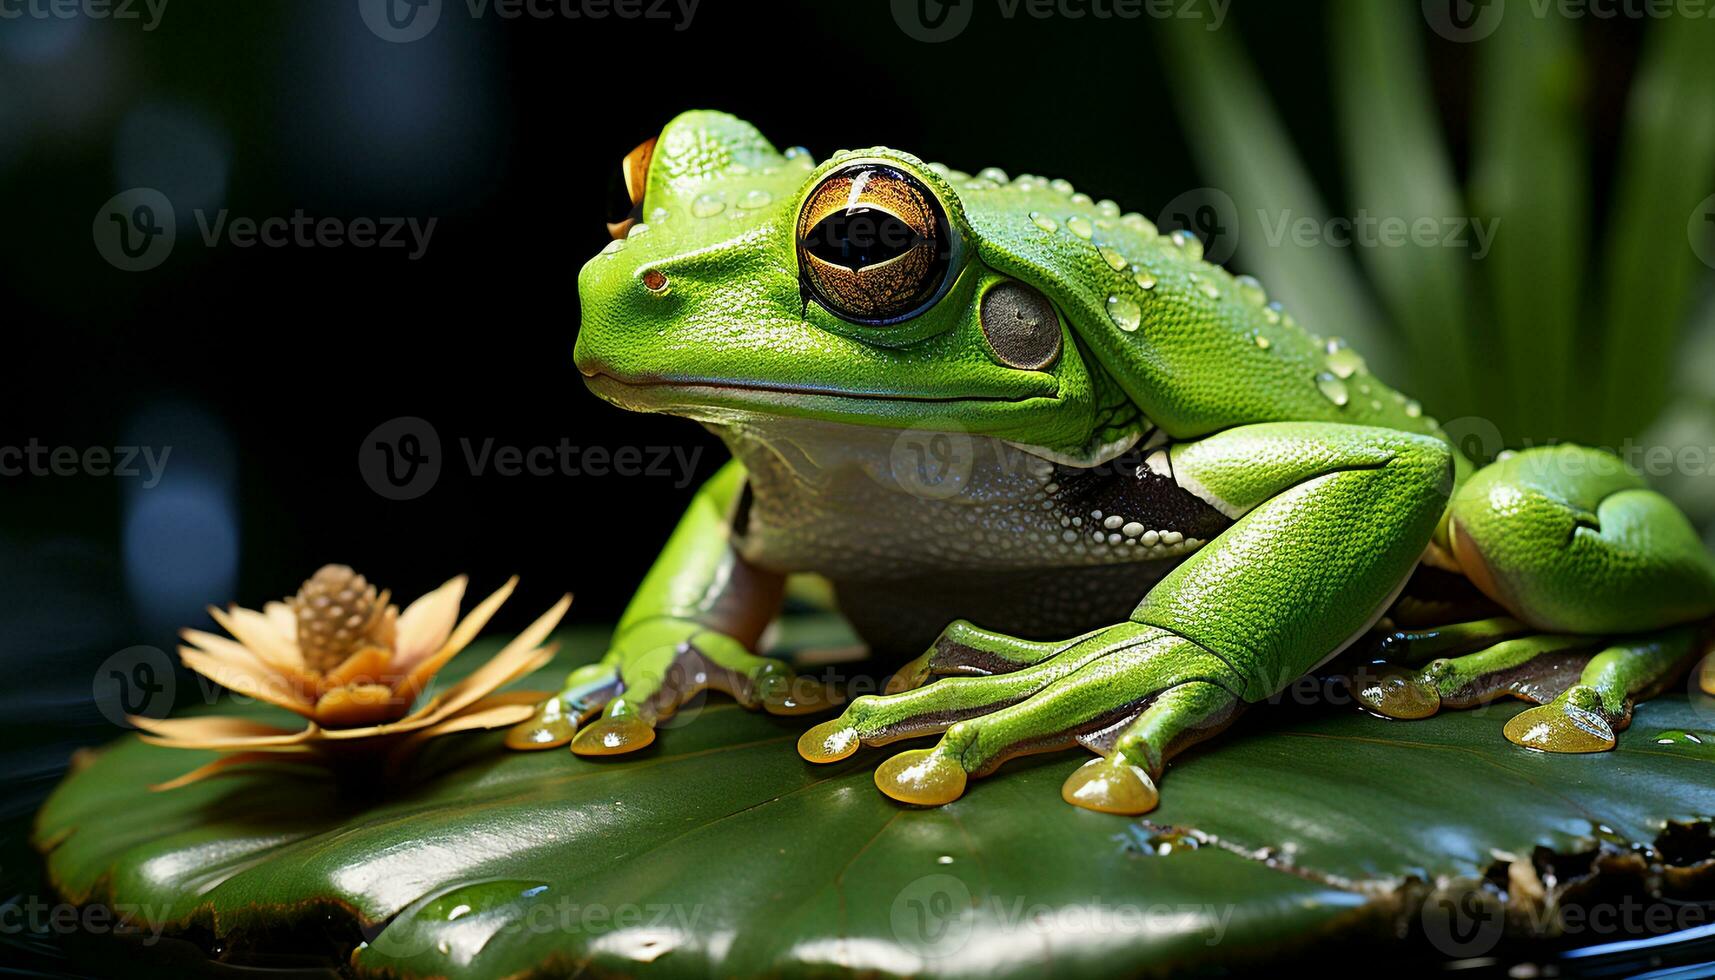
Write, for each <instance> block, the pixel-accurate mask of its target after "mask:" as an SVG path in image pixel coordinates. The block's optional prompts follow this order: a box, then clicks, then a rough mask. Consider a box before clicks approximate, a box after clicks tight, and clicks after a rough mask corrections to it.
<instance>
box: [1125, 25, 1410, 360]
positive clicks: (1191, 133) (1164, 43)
mask: <svg viewBox="0 0 1715 980" xmlns="http://www.w3.org/2000/svg"><path fill="white" fill-rule="evenodd" d="M1230 34H1231V32H1230V31H1210V30H1206V29H1205V28H1204V26H1203V24H1202V23H1201V22H1198V21H1194V20H1192V19H1188V18H1169V19H1168V20H1166V21H1164V22H1163V30H1162V31H1161V32H1160V34H1159V38H1160V42H1161V43H1160V51H1161V54H1162V57H1163V59H1165V61H1166V62H1167V65H1168V67H1169V72H1168V74H1169V77H1170V78H1171V79H1173V81H1174V83H1175V87H1174V92H1173V94H1174V97H1175V102H1176V104H1177V106H1178V109H1179V116H1180V119H1181V121H1182V123H1183V131H1184V133H1185V136H1186V139H1187V140H1188V141H1189V143H1190V146H1191V150H1192V152H1193V154H1194V155H1195V156H1196V158H1197V161H1198V164H1199V166H1200V167H1201V169H1202V171H1203V173H1204V174H1205V175H1206V177H1207V179H1208V180H1210V181H1212V182H1213V183H1214V184H1215V186H1216V187H1217V189H1219V190H1221V191H1222V192H1224V193H1226V194H1227V195H1228V196H1229V197H1231V198H1232V199H1233V202H1234V205H1235V207H1236V208H1237V212H1238V221H1239V237H1238V259H1239V261H1238V263H1237V264H1238V265H1239V266H1242V267H1243V268H1244V269H1246V270H1248V271H1249V272H1251V273H1252V274H1253V275H1255V276H1257V277H1258V278H1260V279H1261V280H1262V281H1263V282H1264V283H1265V284H1266V285H1267V287H1268V291H1269V295H1271V296H1274V297H1275V298H1276V299H1279V300H1280V301H1281V302H1282V303H1284V304H1285V305H1286V307H1287V309H1289V310H1291V311H1293V313H1294V315H1295V316H1296V317H1297V318H1298V319H1299V321H1300V322H1302V323H1305V324H1308V325H1310V326H1311V328H1312V329H1315V330H1317V331H1320V332H1322V333H1325V334H1331V335H1339V336H1342V337H1344V338H1346V339H1347V340H1348V341H1350V342H1351V343H1352V344H1353V345H1355V346H1357V347H1358V348H1359V349H1361V350H1363V351H1364V352H1365V355H1366V356H1367V357H1368V358H1369V361H1370V366H1371V367H1372V368H1374V369H1375V371H1376V374H1378V375H1379V376H1381V377H1395V378H1398V377H1403V376H1404V375H1402V374H1401V373H1400V372H1401V371H1402V370H1403V369H1404V367H1405V364H1406V363H1407V362H1406V361H1405V359H1404V358H1402V357H1400V356H1399V354H1400V352H1399V350H1398V345H1397V344H1396V343H1394V342H1393V341H1392V340H1391V339H1390V338H1389V337H1388V336H1387V334H1386V332H1385V331H1384V329H1383V323H1384V321H1383V319H1382V316H1381V313H1380V311H1379V310H1378V309H1377V308H1376V305H1375V302H1374V300H1373V299H1372V298H1371V296H1370V294H1369V292H1368V290H1367V288H1366V287H1365V285H1364V283H1363V279H1362V277H1361V276H1360V275H1359V274H1358V271H1357V267H1356V266H1355V265H1354V264H1353V262H1352V259H1351V256H1350V255H1349V254H1348V253H1347V252H1346V251H1345V250H1342V249H1339V248H1335V247H1333V246H1331V245H1328V244H1326V243H1319V244H1316V245H1310V246H1305V245H1300V244H1296V243H1295V242H1294V241H1293V238H1292V236H1290V235H1289V236H1286V237H1285V238H1283V239H1281V240H1278V241H1276V240H1275V239H1276V238H1277V237H1278V236H1277V233H1276V226H1278V224H1279V223H1280V222H1282V221H1297V220H1300V219H1304V218H1309V219H1311V220H1313V221H1315V222H1317V223H1318V224H1319V225H1325V224H1326V222H1327V219H1328V216H1329V211H1328V209H1327V208H1326V207H1324V206H1323V204H1322V202H1321V198H1320V195H1319V194H1318V193H1317V191H1316V187H1315V184H1314V183H1313V182H1312V181H1311V179H1310V175H1309V174H1308V172H1307V171H1306V170H1305V167H1304V165H1303V164H1302V162H1300V160H1299V158H1298V155H1297V153H1296V151H1295V150H1294V149H1293V146H1292V139H1291V137H1290V136H1289V135H1288V134H1287V131H1286V127H1285V126H1284V125H1283V124H1282V123H1281V121H1280V119H1279V117H1278V116H1276V114H1275V112H1274V109H1273V107H1272V106H1271V105H1270V104H1269V101H1268V96H1267V95H1266V94H1265V92H1264V90H1263V86H1262V83H1261V81H1260V80H1259V79H1258V78H1257V75H1256V72H1255V70H1254V69H1253V68H1252V67H1251V65H1250V63H1249V62H1248V61H1247V60H1246V57H1245V54H1244V51H1243V49H1242V48H1241V47H1240V46H1239V43H1238V41H1237V40H1235V39H1233V38H1232V37H1231V36H1229V35H1230Z"/></svg>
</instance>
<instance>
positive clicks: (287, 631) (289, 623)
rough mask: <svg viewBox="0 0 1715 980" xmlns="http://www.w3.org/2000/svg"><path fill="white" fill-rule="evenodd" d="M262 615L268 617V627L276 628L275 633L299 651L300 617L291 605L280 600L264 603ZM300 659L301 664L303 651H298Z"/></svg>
mask: <svg viewBox="0 0 1715 980" xmlns="http://www.w3.org/2000/svg"><path fill="white" fill-rule="evenodd" d="M262 615H264V616H266V617H268V625H270V626H272V627H274V632H276V633H278V634H280V636H281V637H283V638H284V639H285V640H286V641H287V642H289V643H291V644H292V649H293V650H298V616H297V614H296V613H294V612H292V607H291V606H290V605H288V604H286V603H284V602H280V601H278V600H275V601H273V602H266V603H263V604H262ZM298 659H299V661H300V662H302V660H303V651H301V650H299V651H298Z"/></svg>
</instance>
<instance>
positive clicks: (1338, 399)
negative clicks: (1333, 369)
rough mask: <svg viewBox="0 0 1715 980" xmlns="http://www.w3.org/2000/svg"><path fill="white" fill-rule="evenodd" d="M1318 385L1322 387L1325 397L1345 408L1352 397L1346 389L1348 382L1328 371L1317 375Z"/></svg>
mask: <svg viewBox="0 0 1715 980" xmlns="http://www.w3.org/2000/svg"><path fill="white" fill-rule="evenodd" d="M1316 387H1317V388H1319V389H1321V391H1322V396H1323V397H1324V398H1326V399H1328V400H1329V401H1331V402H1333V403H1334V404H1336V405H1338V406H1340V407H1341V408H1345V407H1346V403H1347V402H1349V401H1351V399H1352V396H1351V395H1350V393H1348V392H1347V391H1346V383H1345V382H1344V381H1341V380H1340V379H1339V378H1336V377H1334V376H1333V375H1332V374H1329V373H1328V372H1326V371H1324V372H1322V373H1321V374H1318V375H1317V376H1316Z"/></svg>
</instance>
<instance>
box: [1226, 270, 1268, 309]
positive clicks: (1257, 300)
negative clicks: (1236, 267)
mask: <svg viewBox="0 0 1715 980" xmlns="http://www.w3.org/2000/svg"><path fill="white" fill-rule="evenodd" d="M1233 285H1234V286H1237V287H1238V290H1239V296H1240V297H1241V298H1242V299H1244V301H1245V302H1247V303H1249V304H1251V305H1252V306H1262V305H1263V304H1265V303H1267V302H1268V292H1267V291H1266V290H1264V289H1263V288H1262V283H1260V282H1258V281H1257V278H1256V277H1255V276H1236V277H1234V279H1233Z"/></svg>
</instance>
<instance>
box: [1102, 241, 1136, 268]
mask: <svg viewBox="0 0 1715 980" xmlns="http://www.w3.org/2000/svg"><path fill="white" fill-rule="evenodd" d="M1096 252H1097V253H1099V254H1100V255H1101V257H1102V261H1103V262H1106V263H1107V264H1108V268H1110V269H1112V270H1114V271H1115V272H1124V271H1125V267H1126V266H1127V265H1128V264H1129V263H1127V262H1126V260H1125V256H1123V255H1121V254H1120V253H1119V252H1117V251H1115V250H1114V249H1112V248H1109V247H1108V246H1106V245H1102V246H1099V247H1098V248H1097V249H1096Z"/></svg>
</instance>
